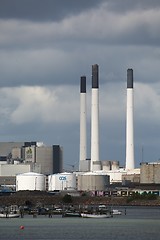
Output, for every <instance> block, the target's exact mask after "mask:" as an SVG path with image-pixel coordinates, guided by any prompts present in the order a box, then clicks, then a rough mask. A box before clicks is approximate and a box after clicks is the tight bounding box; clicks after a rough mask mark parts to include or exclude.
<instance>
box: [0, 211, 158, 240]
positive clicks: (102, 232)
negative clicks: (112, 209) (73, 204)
mask: <svg viewBox="0 0 160 240" xmlns="http://www.w3.org/2000/svg"><path fill="white" fill-rule="evenodd" d="M118 209H119V210H121V211H122V215H117V216H114V217H113V218H106V219H85V218H78V217H75V218H74V217H70V218H69V217H66V218H62V217H61V216H53V217H52V218H49V217H48V216H37V218H33V217H32V216H31V215H26V216H25V217H24V218H16V219H9V218H8V219H5V218H4V219H0V239H6V240H7V239H14V240H15V239H16V240H19V239H22V240H23V239H26V240H33V239H37V240H40V239H48V240H49V239H55V240H58V239H60V240H71V239H77V240H79V239H85V240H87V239H92V240H98V239H108V240H112V239H115V240H128V239H129V240H154V239H159V229H160V207H126V208H125V207H121V208H118ZM22 226H23V227H22Z"/></svg>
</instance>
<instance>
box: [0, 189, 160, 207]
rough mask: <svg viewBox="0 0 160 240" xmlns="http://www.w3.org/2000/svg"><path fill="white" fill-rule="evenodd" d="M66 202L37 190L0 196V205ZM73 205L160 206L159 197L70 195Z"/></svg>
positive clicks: (61, 196)
mask: <svg viewBox="0 0 160 240" xmlns="http://www.w3.org/2000/svg"><path fill="white" fill-rule="evenodd" d="M63 203H66V202H65V199H64V195H62V194H57V195H53V194H49V193H47V192H39V191H20V192H17V193H13V194H11V195H8V196H7V195H2V196H0V206H4V205H5V206H9V205H18V206H24V205H26V204H31V205H32V206H37V205H59V204H63ZM68 203H70V204H73V205H90V204H95V205H97V204H98V205H99V204H105V205H108V206H160V197H157V198H156V199H152V200H149V199H134V200H131V201H128V197H114V196H112V197H100V196H98V197H95V196H94V197H91V196H77V197H75V196H72V197H71V199H70V202H68Z"/></svg>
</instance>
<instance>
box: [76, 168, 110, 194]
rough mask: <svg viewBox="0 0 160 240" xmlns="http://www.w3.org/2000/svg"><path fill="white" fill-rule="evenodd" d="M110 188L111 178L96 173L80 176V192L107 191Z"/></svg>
mask: <svg viewBox="0 0 160 240" xmlns="http://www.w3.org/2000/svg"><path fill="white" fill-rule="evenodd" d="M107 186H109V176H107V175H106V174H104V175H103V174H99V173H96V172H94V173H93V172H88V173H85V174H82V175H78V186H77V187H78V190H79V191H105V190H106V188H107Z"/></svg>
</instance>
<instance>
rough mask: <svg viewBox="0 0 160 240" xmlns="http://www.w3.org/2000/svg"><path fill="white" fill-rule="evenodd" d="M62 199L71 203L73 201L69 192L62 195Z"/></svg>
mask: <svg viewBox="0 0 160 240" xmlns="http://www.w3.org/2000/svg"><path fill="white" fill-rule="evenodd" d="M62 201H63V203H72V202H73V200H72V197H71V195H69V194H66V195H64V197H63V198H62Z"/></svg>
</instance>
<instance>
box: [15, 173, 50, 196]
mask: <svg viewBox="0 0 160 240" xmlns="http://www.w3.org/2000/svg"><path fill="white" fill-rule="evenodd" d="M45 179H46V177H45V175H43V174H38V173H34V172H28V173H23V174H19V175H17V176H16V191H23V190H30V191H32V190H38V191H45V190H46V182H45Z"/></svg>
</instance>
